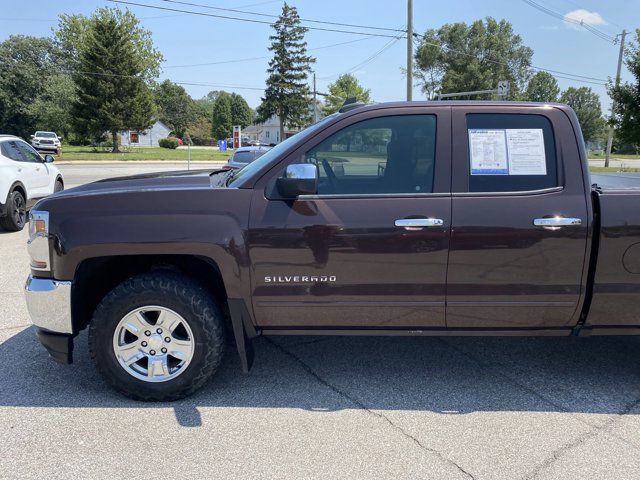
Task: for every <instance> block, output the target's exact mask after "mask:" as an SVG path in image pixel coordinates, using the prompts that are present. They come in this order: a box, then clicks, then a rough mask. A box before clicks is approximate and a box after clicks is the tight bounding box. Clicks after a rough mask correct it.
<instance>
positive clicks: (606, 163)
mask: <svg viewBox="0 0 640 480" xmlns="http://www.w3.org/2000/svg"><path fill="white" fill-rule="evenodd" d="M626 36H627V31H626V30H622V33H621V34H620V52H619V53H618V70H617V72H616V88H617V87H618V86H620V70H621V69H622V57H623V56H624V38H625V37H626ZM615 109H616V102H615V101H612V102H611V121H613V117H614V115H615ZM612 146H613V125H609V135H608V136H607V154H606V156H605V159H604V166H605V167H608V166H609V158H610V157H611V147H612Z"/></svg>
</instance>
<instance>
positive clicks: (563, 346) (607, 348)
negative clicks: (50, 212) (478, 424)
mask: <svg viewBox="0 0 640 480" xmlns="http://www.w3.org/2000/svg"><path fill="white" fill-rule="evenodd" d="M86 340H87V339H86V334H85V333H83V334H82V335H80V336H79V337H78V338H77V339H76V351H75V363H74V365H70V366H64V365H58V364H56V363H54V362H53V361H51V360H50V359H49V358H48V357H47V354H46V353H45V351H44V349H43V348H42V347H41V346H40V345H39V344H38V342H37V340H36V339H35V333H34V330H33V328H27V329H26V330H23V331H21V332H19V333H17V334H16V335H14V336H12V337H10V338H8V339H7V340H6V341H4V343H2V344H1V345H0V364H1V365H3V368H2V369H0V406H12V407H66V408H73V407H82V408H86V407H101V408H120V407H126V408H132V407H133V408H166V407H172V408H174V410H175V414H176V419H177V421H178V423H179V424H180V425H183V426H187V427H197V426H200V425H201V419H200V415H199V412H198V407H209V408H216V407H236V408H298V409H307V410H312V411H335V410H341V409H361V408H366V409H372V410H418V411H419V410H428V411H432V412H436V413H440V414H443V415H461V414H467V413H471V412H479V411H480V412H484V411H516V412H517V411H527V412H571V413H594V414H627V413H635V407H636V406H637V405H638V403H640V401H639V400H640V368H638V352H639V351H640V348H639V347H640V338H636V337H600V338H598V337H594V338H488V337H487V338H482V337H477V338H436V337H414V338H394V337H272V338H269V339H267V338H260V339H258V340H257V341H256V343H255V349H256V362H255V365H254V368H253V369H252V371H251V372H250V374H249V375H243V374H242V373H241V371H240V364H239V361H238V359H237V355H236V353H235V351H234V350H233V349H232V348H229V352H228V354H227V356H226V359H225V361H224V362H223V364H222V366H221V367H220V370H219V371H218V373H217V374H216V375H215V377H214V378H213V379H212V380H211V381H210V382H208V383H207V384H206V385H205V387H204V388H203V389H202V390H200V391H199V392H197V393H196V394H195V395H193V396H191V397H190V398H188V399H185V400H182V401H179V402H172V403H168V404H167V403H164V404H160V403H141V402H136V401H132V400H129V399H126V398H124V397H122V396H120V395H119V394H117V393H115V392H114V391H113V390H111V388H109V387H108V386H107V385H106V384H105V383H104V382H103V380H102V379H101V377H100V376H99V375H98V374H97V372H96V371H95V369H94V368H93V366H92V364H91V360H90V358H89V354H88V351H87V346H86V344H87V341H86Z"/></svg>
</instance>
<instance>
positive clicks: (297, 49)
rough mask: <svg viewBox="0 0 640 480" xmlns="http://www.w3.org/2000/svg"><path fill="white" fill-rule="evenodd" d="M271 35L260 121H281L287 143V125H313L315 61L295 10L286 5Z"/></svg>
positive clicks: (281, 131)
mask: <svg viewBox="0 0 640 480" xmlns="http://www.w3.org/2000/svg"><path fill="white" fill-rule="evenodd" d="M273 28H274V30H275V34H274V35H271V36H270V37H269V39H270V40H271V46H270V47H269V50H271V51H272V52H273V58H272V59H271V60H270V61H269V68H268V69H267V73H268V74H269V77H268V78H267V82H266V83H267V89H266V90H265V94H264V97H262V104H261V105H260V106H259V107H258V111H257V114H258V115H257V116H258V121H261V122H264V121H266V120H267V119H268V118H269V117H271V116H272V115H277V116H278V117H279V119H280V140H284V128H285V125H289V126H303V125H305V124H307V123H308V122H309V119H310V108H309V103H310V102H309V87H308V86H307V76H308V74H309V72H310V71H311V64H312V63H314V62H315V58H313V57H311V56H309V55H307V42H306V41H305V40H304V34H305V33H306V32H307V28H305V27H303V26H302V25H301V23H300V17H299V16H298V11H297V10H296V8H295V7H291V6H289V5H288V4H287V3H286V2H285V3H284V5H283V6H282V13H281V14H280V17H279V18H278V20H277V21H276V23H274V24H273Z"/></svg>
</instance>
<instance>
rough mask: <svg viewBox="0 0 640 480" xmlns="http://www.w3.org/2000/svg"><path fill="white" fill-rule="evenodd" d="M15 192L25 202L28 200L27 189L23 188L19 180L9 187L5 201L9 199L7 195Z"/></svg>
mask: <svg viewBox="0 0 640 480" xmlns="http://www.w3.org/2000/svg"><path fill="white" fill-rule="evenodd" d="M16 190H17V191H19V192H20V193H21V194H22V196H23V197H24V199H25V201H26V200H28V199H29V195H28V194H27V188H26V187H25V186H24V184H23V183H22V182H21V181H20V180H17V181H15V182H13V183H12V184H11V187H9V191H8V192H7V199H8V198H9V195H10V194H11V192H13V191H16ZM5 203H7V202H6V199H5Z"/></svg>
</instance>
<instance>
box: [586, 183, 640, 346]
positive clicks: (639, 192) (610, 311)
mask: <svg viewBox="0 0 640 480" xmlns="http://www.w3.org/2000/svg"><path fill="white" fill-rule="evenodd" d="M594 203H595V205H594V206H595V208H596V212H597V214H598V215H599V223H600V232H599V242H598V251H597V260H596V262H597V263H596V269H595V276H594V280H593V296H592V300H591V306H590V309H589V315H588V317H587V321H586V324H585V327H588V328H590V330H591V333H593V334H597V333H603V334H605V333H606V334H615V333H620V334H626V333H632V332H631V331H630V330H636V329H637V330H638V331H640V188H634V189H607V188H605V189H597V190H596V191H595V192H594ZM592 261H593V260H592ZM636 333H637V332H636Z"/></svg>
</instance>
